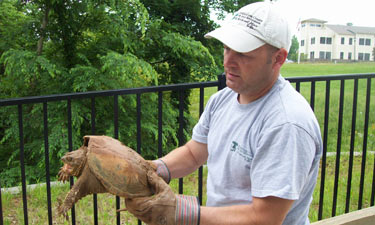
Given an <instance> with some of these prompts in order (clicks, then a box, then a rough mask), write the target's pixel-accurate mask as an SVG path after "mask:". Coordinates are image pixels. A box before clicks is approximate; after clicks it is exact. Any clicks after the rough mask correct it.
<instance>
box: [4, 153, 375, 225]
mask: <svg viewBox="0 0 375 225" xmlns="http://www.w3.org/2000/svg"><path fill="white" fill-rule="evenodd" d="M361 159H362V157H361V156H356V157H354V163H353V165H354V167H353V180H352V190H351V194H350V211H354V210H357V208H358V196H359V195H358V193H359V179H360V167H361V166H360V165H361ZM335 161H336V157H335V156H330V157H328V158H327V168H326V179H325V187H324V201H323V204H324V205H323V206H324V207H323V218H328V217H331V214H332V202H333V201H332V199H333V189H334V183H333V181H334V178H335ZM348 165H349V160H348V156H347V155H343V156H341V160H340V175H339V189H338V200H337V210H336V215H340V214H343V213H344V212H345V202H346V186H347V177H348V176H347V175H348V174H347V173H348ZM373 169H374V154H368V156H367V159H366V173H365V174H366V177H365V182H364V194H363V208H366V207H369V206H370V198H371V190H372V171H373ZM203 171H204V172H203V180H204V182H205V180H206V176H207V169H206V168H204V170H203ZM319 174H320V173H319ZM319 176H320V175H319ZM183 180H184V183H183V187H184V194H186V195H193V196H198V188H197V187H198V180H197V173H193V174H191V175H189V176H187V177H185V178H184V179H183ZM319 181H320V177H319V178H318V183H317V186H316V188H315V191H314V194H313V198H314V199H313V202H312V204H311V207H310V214H309V218H310V221H311V222H314V221H317V220H318V207H319V193H320V182H319ZM170 186H171V187H172V189H173V190H174V192H175V193H178V180H177V179H174V180H172V182H171V184H170ZM68 191H69V185H68V184H66V185H62V186H55V187H53V188H52V192H51V198H52V214H53V224H66V225H68V224H70V223H69V222H68V221H66V220H65V219H64V218H63V217H58V216H57V214H56V208H57V206H58V201H59V200H58V199H63V198H64V197H65V195H66V193H68ZM205 192H206V189H205V183H204V184H203V193H205ZM2 198H3V200H2V201H3V214H4V224H5V225H10V224H24V219H23V218H24V217H23V204H22V195H21V194H16V195H15V194H9V193H2ZM92 198H93V197H92V195H89V196H87V197H85V198H83V199H82V200H80V201H79V202H78V203H77V204H76V205H75V213H76V222H77V224H93V201H92ZM205 202H206V197H205V194H204V198H203V205H204V204H205ZM115 203H116V199H115V197H114V196H113V195H110V194H99V195H98V212H99V213H98V218H99V224H116V212H115ZM27 207H28V220H29V224H47V223H48V215H47V199H46V188H45V187H43V186H42V187H38V188H36V189H34V190H32V191H31V190H29V191H27ZM124 207H125V204H124V200H123V199H122V200H121V207H120V208H124ZM69 215H70V212H69ZM120 215H121V221H122V224H132V225H135V224H137V219H136V218H134V217H133V216H132V215H131V214H129V213H128V212H121V213H120Z"/></svg>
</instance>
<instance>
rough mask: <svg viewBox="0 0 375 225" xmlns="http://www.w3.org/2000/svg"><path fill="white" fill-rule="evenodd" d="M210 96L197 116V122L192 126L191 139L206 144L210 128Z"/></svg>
mask: <svg viewBox="0 0 375 225" xmlns="http://www.w3.org/2000/svg"><path fill="white" fill-rule="evenodd" d="M211 105H212V98H210V99H209V101H208V102H207V105H206V107H205V109H204V111H203V113H202V115H201V117H200V118H199V121H198V123H197V124H196V125H195V126H194V128H193V134H192V139H193V140H194V141H197V142H200V143H203V144H207V137H208V132H209V130H210V118H211V112H210V111H211V110H210V109H211Z"/></svg>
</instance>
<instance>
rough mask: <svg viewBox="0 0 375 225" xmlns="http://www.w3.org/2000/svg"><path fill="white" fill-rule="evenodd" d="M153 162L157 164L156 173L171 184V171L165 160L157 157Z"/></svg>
mask: <svg viewBox="0 0 375 225" xmlns="http://www.w3.org/2000/svg"><path fill="white" fill-rule="evenodd" d="M152 162H153V163H155V165H156V173H157V174H158V175H159V177H161V178H163V180H164V181H165V182H166V183H167V184H169V182H170V181H171V173H170V172H169V169H168V167H167V164H165V162H164V161H163V160H161V159H157V160H154V161H152Z"/></svg>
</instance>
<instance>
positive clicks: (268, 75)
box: [126, 2, 322, 225]
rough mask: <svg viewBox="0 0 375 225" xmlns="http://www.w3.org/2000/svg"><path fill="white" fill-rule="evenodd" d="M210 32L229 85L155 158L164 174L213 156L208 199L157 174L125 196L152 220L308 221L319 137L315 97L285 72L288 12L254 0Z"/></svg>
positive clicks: (204, 223) (293, 224)
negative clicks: (189, 131)
mask: <svg viewBox="0 0 375 225" xmlns="http://www.w3.org/2000/svg"><path fill="white" fill-rule="evenodd" d="M205 37H207V38H216V39H218V40H219V41H221V42H222V43H223V45H224V69H225V74H226V84H227V88H225V89H223V90H222V91H219V92H218V93H216V94H214V95H213V96H212V97H211V98H210V100H209V102H208V103H207V106H206V108H205V111H204V113H203V114H202V116H201V118H200V120H199V122H198V124H197V125H196V126H195V127H194V130H193V136H192V140H190V141H188V142H187V143H186V144H185V145H184V146H182V147H180V148H177V149H175V150H174V151H172V152H170V153H169V154H168V155H166V156H165V157H163V158H161V159H159V160H156V161H154V162H155V163H156V164H157V165H158V174H159V176H161V177H163V178H164V179H165V180H166V181H167V182H168V181H169V180H170V178H178V177H183V176H185V175H187V174H189V173H191V172H193V171H195V170H196V169H197V168H198V167H199V166H201V165H203V164H204V163H205V162H207V167H208V177H207V204H206V206H205V207H203V206H202V207H200V206H199V204H198V202H197V201H196V199H195V198H194V197H191V196H178V195H177V196H176V195H175V194H174V193H173V192H172V191H171V190H170V188H169V186H168V185H167V184H165V183H164V182H158V181H157V179H156V178H155V177H153V175H151V174H150V175H149V182H150V184H151V185H152V186H153V187H154V188H155V191H156V194H155V196H152V197H147V198H138V199H128V200H127V201H126V205H127V208H128V210H129V211H130V212H131V213H133V214H134V215H136V216H137V217H138V218H140V219H141V220H143V221H144V222H146V223H149V224H194V225H195V224H201V225H210V224H214V225H220V224H233V225H236V224H257V225H258V224H285V225H301V224H302V225H304V224H309V219H308V212H309V206H310V203H311V200H312V193H313V189H314V187H315V184H316V179H317V174H318V167H319V160H320V156H321V152H322V142H321V135H320V130H319V125H318V122H317V120H316V118H315V116H314V114H313V112H312V110H311V108H310V106H309V104H308V103H307V102H306V100H305V99H304V98H303V97H302V96H301V95H300V94H299V93H298V92H296V91H295V90H294V89H293V87H292V86H291V85H290V84H289V82H287V81H286V80H285V79H284V78H283V77H282V76H281V75H280V74H279V72H280V67H281V66H282V65H283V63H284V62H285V60H286V57H287V55H288V50H289V47H290V43H291V34H290V28H289V26H288V23H287V21H286V20H285V19H284V18H283V17H282V16H281V15H280V14H279V13H278V12H277V11H276V9H274V6H273V5H272V4H269V3H264V2H260V3H254V4H250V5H247V6H245V7H243V8H241V9H240V10H239V11H238V12H237V13H236V14H235V15H234V16H233V18H232V19H231V20H230V21H229V22H228V23H227V24H226V25H224V26H222V27H220V28H218V29H216V30H214V31H212V32H210V33H208V34H207V35H206V36H205Z"/></svg>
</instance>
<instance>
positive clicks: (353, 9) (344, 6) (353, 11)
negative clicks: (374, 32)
mask: <svg viewBox="0 0 375 225" xmlns="http://www.w3.org/2000/svg"><path fill="white" fill-rule="evenodd" d="M274 4H276V5H278V7H279V8H280V10H281V11H285V12H286V17H287V19H288V20H289V23H290V25H291V26H292V28H296V27H297V24H298V21H299V20H304V19H310V18H315V19H321V20H325V21H327V24H340V25H346V24H347V23H352V24H353V26H363V27H375V0H277V1H275V3H274Z"/></svg>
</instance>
